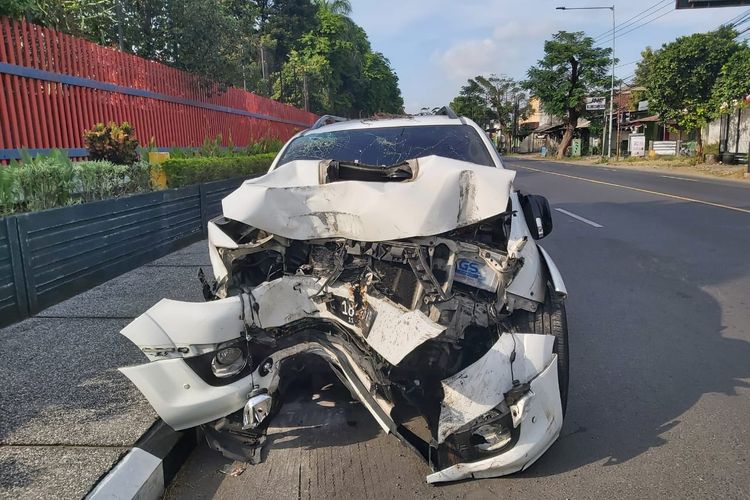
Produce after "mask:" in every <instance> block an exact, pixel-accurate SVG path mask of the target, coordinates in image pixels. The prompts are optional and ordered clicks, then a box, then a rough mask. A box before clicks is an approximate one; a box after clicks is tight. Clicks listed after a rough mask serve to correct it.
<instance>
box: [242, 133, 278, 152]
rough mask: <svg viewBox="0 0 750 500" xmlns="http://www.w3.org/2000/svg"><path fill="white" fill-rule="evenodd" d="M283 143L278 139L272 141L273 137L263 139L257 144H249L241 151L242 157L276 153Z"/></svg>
mask: <svg viewBox="0 0 750 500" xmlns="http://www.w3.org/2000/svg"><path fill="white" fill-rule="evenodd" d="M283 146H284V143H283V142H282V141H281V140H280V139H274V138H273V137H264V138H262V139H260V140H258V141H257V142H254V143H252V144H249V145H248V146H247V147H246V148H245V149H244V151H243V154H244V155H247V156H251V155H259V154H264V153H274V154H275V153H278V152H279V151H281V148H282V147H283Z"/></svg>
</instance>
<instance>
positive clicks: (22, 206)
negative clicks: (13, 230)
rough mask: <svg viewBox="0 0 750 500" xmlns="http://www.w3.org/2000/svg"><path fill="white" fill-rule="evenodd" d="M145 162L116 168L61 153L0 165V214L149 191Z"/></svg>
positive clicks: (114, 165)
mask: <svg viewBox="0 0 750 500" xmlns="http://www.w3.org/2000/svg"><path fill="white" fill-rule="evenodd" d="M150 188H151V174H150V171H149V165H148V162H146V161H138V162H136V163H134V164H132V165H116V164H114V163H112V162H109V161H105V160H98V161H82V162H77V163H74V162H71V161H70V159H69V158H68V157H67V156H66V155H65V154H64V153H62V152H61V151H52V152H51V153H50V154H49V155H39V156H37V157H36V158H31V156H29V154H28V153H26V152H23V153H22V161H20V162H18V161H11V164H10V165H9V166H7V167H2V166H0V215H6V214H10V213H13V212H24V211H28V212H33V211H37V210H44V209H47V208H54V207H61V206H65V205H71V204H74V203H80V202H88V201H94V200H104V199H107V198H114V197H117V196H121V195H123V194H127V193H139V192H143V191H149V190H150Z"/></svg>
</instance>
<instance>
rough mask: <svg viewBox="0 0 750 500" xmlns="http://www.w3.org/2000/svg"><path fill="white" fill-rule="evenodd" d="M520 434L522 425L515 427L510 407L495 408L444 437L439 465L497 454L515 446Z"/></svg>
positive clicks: (470, 460) (447, 465)
mask: <svg viewBox="0 0 750 500" xmlns="http://www.w3.org/2000/svg"><path fill="white" fill-rule="evenodd" d="M503 406H504V405H503ZM519 434H520V433H519V429H514V428H513V421H512V419H511V416H510V413H509V412H508V411H507V407H499V408H495V409H493V410H490V411H488V412H487V413H485V414H484V415H482V416H480V417H478V418H476V419H475V420H473V421H472V422H470V423H469V424H467V425H465V426H464V427H462V428H461V429H459V430H458V431H456V432H455V433H454V434H451V435H449V436H448V437H447V438H446V439H445V441H444V442H443V444H442V445H440V447H439V448H438V457H439V458H438V463H439V466H440V468H445V467H449V466H451V465H455V464H457V463H462V462H473V461H476V460H481V459H483V458H487V457H488V456H494V455H498V454H500V453H503V452H504V451H507V450H509V449H510V448H512V446H513V444H514V442H515V441H517V440H518V436H519Z"/></svg>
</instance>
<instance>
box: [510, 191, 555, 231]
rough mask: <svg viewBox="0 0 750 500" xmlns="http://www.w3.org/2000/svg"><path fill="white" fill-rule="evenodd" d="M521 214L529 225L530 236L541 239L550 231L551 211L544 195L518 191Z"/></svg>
mask: <svg viewBox="0 0 750 500" xmlns="http://www.w3.org/2000/svg"><path fill="white" fill-rule="evenodd" d="M518 198H519V201H520V202H521V209H522V210H523V216H524V218H525V219H526V225H527V226H528V227H529V232H530V233H531V237H532V238H534V239H535V240H541V239H542V238H544V237H545V236H547V235H548V234H549V233H551V232H552V211H551V210H550V208H549V202H548V201H547V198H545V197H544V196H540V195H537V194H521V193H518Z"/></svg>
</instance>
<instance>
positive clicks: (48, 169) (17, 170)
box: [9, 150, 73, 212]
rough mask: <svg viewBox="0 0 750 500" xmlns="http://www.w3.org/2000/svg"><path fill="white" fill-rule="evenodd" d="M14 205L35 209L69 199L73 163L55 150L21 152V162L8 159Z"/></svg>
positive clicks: (67, 202) (69, 200)
mask: <svg viewBox="0 0 750 500" xmlns="http://www.w3.org/2000/svg"><path fill="white" fill-rule="evenodd" d="M9 168H10V169H11V175H12V176H13V177H15V179H14V186H15V188H14V190H15V193H16V203H17V205H18V206H17V208H18V209H20V210H24V211H30V212H35V211H37V210H45V209H47V208H53V207H61V206H65V205H69V204H70V203H71V196H70V193H71V188H72V187H73V163H72V162H71V161H70V158H68V156H67V155H66V154H65V153H63V152H62V151H59V150H52V151H51V152H50V154H49V155H39V156H37V157H36V158H33V159H32V158H31V157H30V156H29V155H28V153H24V154H22V163H20V162H12V163H11V165H10V167H9Z"/></svg>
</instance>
